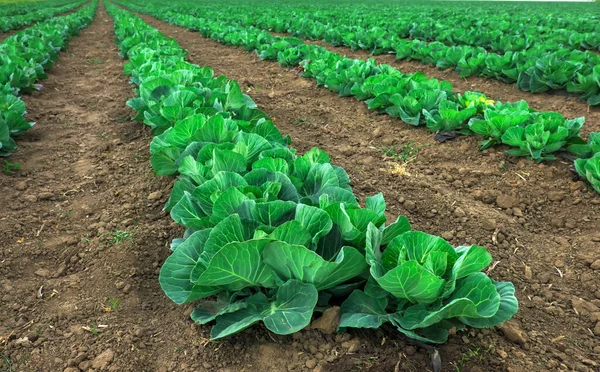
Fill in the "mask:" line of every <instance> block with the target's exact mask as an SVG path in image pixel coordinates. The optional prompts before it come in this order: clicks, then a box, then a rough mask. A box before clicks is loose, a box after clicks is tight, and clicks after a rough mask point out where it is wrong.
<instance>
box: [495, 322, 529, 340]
mask: <svg viewBox="0 0 600 372" xmlns="http://www.w3.org/2000/svg"><path fill="white" fill-rule="evenodd" d="M498 329H500V330H501V331H502V333H504V337H505V338H506V339H507V340H508V341H510V342H513V343H516V344H520V345H525V344H526V343H527V335H526V334H525V332H523V330H522V329H521V328H520V327H519V326H518V325H517V324H516V323H515V322H510V321H509V322H504V323H502V324H500V325H499V326H498Z"/></svg>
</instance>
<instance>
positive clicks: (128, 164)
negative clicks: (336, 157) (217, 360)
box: [0, 5, 200, 372]
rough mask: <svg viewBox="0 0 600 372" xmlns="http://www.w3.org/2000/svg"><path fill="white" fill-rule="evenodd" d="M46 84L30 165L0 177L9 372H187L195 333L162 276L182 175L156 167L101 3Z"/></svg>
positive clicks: (35, 111)
mask: <svg viewBox="0 0 600 372" xmlns="http://www.w3.org/2000/svg"><path fill="white" fill-rule="evenodd" d="M42 84H43V85H44V88H43V90H42V91H41V92H38V93H36V94H34V95H32V96H25V97H24V101H25V103H26V105H27V109H28V112H29V114H28V118H29V119H30V120H35V121H36V122H37V124H36V125H35V127H34V128H32V129H31V130H30V131H29V132H27V134H25V135H23V136H21V137H20V138H19V139H18V144H19V150H18V151H17V152H16V153H15V154H14V155H13V156H12V157H11V158H9V159H8V160H9V161H11V162H16V163H19V164H20V165H21V170H20V171H17V172H16V173H12V174H9V175H7V174H4V173H0V190H1V191H2V192H1V193H0V206H2V208H1V209H2V213H1V215H0V247H2V248H1V249H0V309H1V311H0V354H1V355H0V370H2V371H7V370H10V371H19V372H21V371H40V372H41V371H43V372H54V371H63V370H64V371H67V372H75V371H79V370H83V371H101V370H102V371H104V370H110V371H136V372H139V371H160V370H167V368H168V369H169V370H184V369H183V368H181V369H179V366H180V365H181V363H180V360H179V359H178V357H179V356H180V355H181V356H183V357H184V359H185V360H186V361H187V362H188V363H189V365H192V364H193V363H194V360H195V358H193V357H192V356H191V355H188V356H187V357H186V356H185V353H186V348H187V347H188V346H189V344H190V340H192V339H193V338H194V337H190V336H189V335H188V336H187V337H186V338H182V335H185V333H186V332H189V321H188V320H187V318H186V316H185V314H183V313H182V312H181V311H179V310H174V306H173V305H172V304H171V303H170V302H169V301H168V299H167V298H166V297H165V296H164V295H163V294H162V291H161V290H160V287H159V285H158V280H157V272H158V268H159V264H160V263H162V261H163V260H164V259H165V257H166V254H167V251H166V248H165V246H166V245H167V244H168V243H169V242H170V240H171V239H172V238H173V237H174V236H176V235H180V234H181V232H180V231H176V229H175V228H174V227H171V219H170V217H168V216H166V215H165V213H164V212H162V211H161V209H162V206H163V204H164V202H165V201H166V198H167V197H168V192H169V189H170V186H171V184H172V180H171V179H169V178H158V177H155V176H153V175H152V173H151V172H150V170H151V168H150V164H149V159H148V155H147V154H148V144H149V142H150V140H151V137H150V135H149V134H148V133H147V132H146V130H145V129H144V127H143V125H141V124H139V123H136V122H131V121H128V117H129V115H131V112H130V110H129V109H128V108H126V107H125V102H126V101H127V100H128V99H129V98H131V97H132V96H133V92H132V90H131V89H132V86H131V85H129V83H128V77H126V76H125V75H123V63H122V61H121V59H120V58H119V55H118V50H117V47H116V45H115V44H114V35H113V23H112V20H111V19H110V18H109V17H108V15H107V14H106V12H105V10H104V7H103V6H102V5H100V8H99V10H98V14H97V16H96V19H95V20H94V21H93V23H92V24H91V25H90V26H89V27H88V28H86V29H84V30H82V32H81V36H80V37H75V38H73V39H72V40H71V42H70V44H69V50H68V52H63V53H60V61H59V62H57V63H55V65H54V67H53V68H52V69H51V71H49V78H48V79H47V80H45V81H43V82H42ZM193 333H194V336H195V332H193ZM199 339H200V338H199V337H198V338H197V340H199ZM11 368H12V369H11Z"/></svg>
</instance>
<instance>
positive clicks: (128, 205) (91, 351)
mask: <svg viewBox="0 0 600 372" xmlns="http://www.w3.org/2000/svg"><path fill="white" fill-rule="evenodd" d="M143 18H144V19H145V20H146V21H147V22H148V23H150V24H151V25H153V26H154V27H157V28H158V29H159V30H161V31H162V32H163V33H164V34H165V35H167V36H169V37H174V38H176V39H177V40H178V41H179V43H180V44H181V45H182V46H183V47H184V48H186V49H187V50H188V51H189V52H190V56H189V60H190V61H191V62H194V63H197V64H199V65H206V66H209V67H212V68H213V69H215V71H216V73H217V74H224V75H226V76H228V77H229V78H231V79H236V80H238V81H239V83H240V85H241V86H242V88H243V89H244V91H245V92H246V93H247V94H249V95H250V96H251V97H252V98H253V99H254V100H255V101H256V103H257V104H258V106H259V107H260V108H262V109H263V110H265V111H266V112H267V113H268V114H269V115H271V116H273V117H274V120H275V123H276V124H277V126H278V127H279V129H280V130H281V131H282V132H283V133H284V134H290V135H291V136H292V138H293V139H294V146H295V147H297V148H298V150H299V151H300V152H304V151H307V150H309V149H310V148H312V147H314V146H318V147H320V148H322V149H324V150H326V151H327V152H329V154H330V155H331V158H332V162H333V163H335V164H336V165H340V166H343V167H344V168H345V169H346V170H347V172H348V173H349V175H350V177H351V180H352V184H353V187H354V189H355V191H356V193H357V195H358V196H359V197H360V198H361V201H364V197H365V196H367V195H370V194H374V193H377V192H383V193H384V195H385V198H386V200H387V203H388V212H389V216H388V217H389V218H390V219H393V218H396V216H398V215H406V216H407V217H408V218H409V220H410V221H411V223H412V224H413V226H414V228H415V229H419V230H423V231H425V232H428V233H432V234H438V235H441V236H443V237H444V238H446V239H447V240H449V241H450V242H452V243H453V244H454V245H465V244H479V245H483V246H486V247H488V249H489V250H490V251H491V253H492V254H493V256H494V259H495V262H494V264H493V265H492V266H491V267H490V268H489V270H488V272H489V274H490V275H491V276H492V277H493V278H494V279H497V280H511V281H513V282H514V283H515V285H516V288H517V295H518V298H519V301H520V306H521V307H520V311H519V313H518V314H517V315H516V316H515V318H514V319H513V320H511V321H510V322H508V323H506V324H504V325H502V326H500V327H496V328H493V329H487V330H486V329H483V330H473V329H471V330H468V331H465V332H458V333H456V334H454V335H452V336H451V338H450V340H449V342H448V343H447V344H445V345H443V346H440V347H439V348H438V350H439V353H440V356H441V360H442V370H443V371H457V370H459V371H472V372H477V371H548V370H550V371H559V370H563V371H567V370H577V371H598V370H599V368H600V364H599V362H598V361H599V360H600V338H599V336H600V325H598V321H599V320H600V309H599V307H600V272H599V271H598V269H599V268H600V229H599V226H600V212H599V211H600V198H599V197H598V195H597V194H595V193H594V192H593V191H592V190H590V189H589V188H588V187H587V186H586V185H585V184H584V183H583V182H581V181H577V180H576V178H574V174H573V171H572V169H571V162H568V161H562V160H559V161H556V162H553V163H550V164H545V165H537V164H534V163H533V162H530V161H528V160H524V159H517V158H511V157H508V156H506V155H505V154H504V150H505V149H502V148H497V149H493V150H487V151H484V152H479V151H478V150H477V144H476V142H477V140H476V139H475V138H468V137H465V138H459V139H457V140H455V141H450V142H446V143H443V144H440V143H437V142H436V141H435V140H434V139H433V136H432V135H431V134H429V133H427V132H426V131H425V130H422V129H420V128H418V129H414V128H409V127H408V126H406V125H403V124H402V123H401V122H400V121H398V120H395V119H391V118H389V117H387V116H380V115H377V114H375V113H373V112H370V111H368V110H367V108H366V106H365V105H364V103H361V102H358V101H356V100H354V99H353V98H339V97H337V95H335V94H334V93H331V92H329V91H328V90H326V89H324V88H320V87H317V86H316V85H315V83H314V82H313V81H311V80H307V79H304V78H302V77H300V76H299V74H298V71H296V70H286V69H283V68H281V67H279V65H277V64H274V63H271V62H264V61H261V60H260V59H258V57H257V56H256V55H255V54H253V53H249V52H246V51H243V50H241V49H236V48H232V47H227V46H223V45H220V44H218V43H216V42H214V41H211V40H207V39H204V38H202V37H201V36H200V35H199V34H197V33H192V32H189V31H187V30H184V29H182V28H178V27H175V26H170V25H168V24H166V23H164V22H160V21H157V20H155V19H153V18H151V17H147V16H143ZM112 27H113V24H112V20H111V19H110V18H109V17H108V15H107V14H106V11H105V9H104V7H103V6H102V5H100V7H99V9H98V14H97V16H96V18H95V20H94V21H93V23H92V24H91V25H90V26H89V27H88V28H87V29H85V30H83V31H82V32H81V36H79V37H75V38H73V40H72V41H71V42H70V44H69V48H68V50H67V51H65V52H62V53H61V55H60V61H59V62H58V63H56V65H55V66H54V67H53V68H52V70H51V71H49V78H48V79H47V80H45V81H44V82H43V85H44V87H43V89H42V90H41V91H40V92H37V93H35V94H33V95H29V96H25V97H24V100H25V103H26V104H27V107H28V111H29V114H28V118H29V119H30V120H34V121H36V122H37V124H36V126H35V127H34V128H33V129H32V130H31V131H29V132H28V133H26V134H24V135H23V136H21V137H20V139H19V145H20V148H19V151H18V152H17V153H15V154H14V155H13V157H11V158H10V159H9V160H10V161H11V162H16V163H19V164H20V166H21V169H20V170H15V171H12V172H4V173H2V174H0V190H1V192H0V206H2V213H1V214H0V247H1V249H0V309H1V311H0V353H1V355H0V371H65V372H76V371H80V370H81V371H105V370H107V371H223V372H224V371H229V372H234V371H260V372H262V371H336V372H337V371H344V372H347V371H378V372H379V371H432V370H433V365H432V363H431V357H430V356H431V351H432V350H431V349H428V348H424V347H422V346H421V345H415V344H413V343H411V342H410V341H409V340H407V339H405V338H403V337H401V336H400V335H399V334H398V332H396V331H394V330H393V329H381V330H378V331H353V332H350V333H346V334H325V333H323V332H321V331H319V330H315V329H310V328H308V329H306V330H303V331H301V332H299V333H297V334H295V335H292V336H278V335H274V334H271V333H269V332H267V331H266V330H265V329H264V328H263V327H262V326H260V325H257V326H254V327H251V328H250V329H248V330H246V331H244V332H242V333H240V334H238V335H236V336H234V337H231V338H228V339H225V340H219V341H218V342H217V341H210V340H209V331H210V327H208V326H198V325H195V324H193V323H192V322H191V320H190V319H189V314H190V313H191V311H192V309H193V306H192V305H186V306H177V305H175V304H173V303H172V302H170V300H168V299H167V298H166V297H165V296H164V294H163V293H162V291H161V289H160V287H159V284H158V280H157V277H158V272H159V269H160V266H161V265H162V262H163V261H164V260H165V258H166V257H167V256H168V254H169V248H168V245H169V243H170V241H171V239H173V238H175V237H179V236H181V234H182V233H183V231H182V229H181V228H180V227H178V226H177V225H175V224H174V223H172V221H171V219H170V217H169V216H168V214H167V213H166V212H163V211H162V206H163V205H164V202H165V201H166V199H167V198H168V196H169V192H170V188H171V186H172V184H173V179H172V178H169V177H156V176H154V175H153V173H152V171H151V168H150V164H149V158H148V145H149V142H150V140H151V136H150V134H149V131H148V130H147V128H144V126H143V125H142V124H140V123H137V122H133V121H130V120H129V118H130V116H131V115H132V112H131V111H130V110H129V109H128V108H127V107H126V106H125V102H126V101H127V100H128V99H129V98H131V97H133V96H134V93H133V92H132V88H133V86H132V85H130V84H129V82H128V78H127V77H126V76H125V75H124V74H123V61H122V60H121V59H120V57H119V55H118V49H117V47H116V45H115V44H114V35H113V29H112ZM444 77H445V78H446V79H449V80H452V79H453V78H454V77H453V76H452V75H448V76H444ZM477 83H478V80H473V82H472V83H471V84H473V85H475V86H474V87H473V89H475V90H478V89H479V88H478V87H477V86H476V84H477ZM457 84H458V81H457ZM462 84H464V81H463V83H462ZM486 84H487V85H486V86H485V87H483V88H481V90H482V91H484V92H486V90H488V89H491V90H493V89H496V91H497V92H501V93H502V95H503V99H506V98H510V97H509V96H508V95H509V93H510V92H512V90H510V89H507V88H506V86H505V85H503V84H502V83H497V86H496V87H495V88H494V87H493V86H494V85H495V84H496V83H492V82H489V81H488V82H486ZM488 85H489V86H488ZM498 94H500V93H498ZM490 95H492V94H490ZM505 97H506V98H505ZM543 97H544V96H540V95H538V96H535V98H534V97H533V96H531V100H532V102H534V103H535V104H536V105H537V106H544V100H543ZM520 98H525V99H528V100H529V98H530V97H523V93H522V92H520V93H519V96H518V97H515V99H520ZM560 100H564V102H563V105H562V106H561V103H560ZM550 106H551V107H548V109H557V110H558V109H561V108H567V109H568V110H569V114H571V115H572V114H573V113H572V112H571V111H572V110H574V107H580V106H578V105H574V101H573V100H572V99H570V98H568V97H559V96H553V97H551V104H550ZM575 114H576V115H586V114H587V113H586V112H585V110H584V109H582V112H579V113H575ZM595 118H596V117H595V116H594V115H592V121H593V120H594V119H595ZM589 124H590V125H596V128H597V126H598V123H595V124H594V123H591V122H590V123H589Z"/></svg>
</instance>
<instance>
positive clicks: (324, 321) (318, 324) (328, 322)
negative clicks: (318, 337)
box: [310, 306, 340, 335]
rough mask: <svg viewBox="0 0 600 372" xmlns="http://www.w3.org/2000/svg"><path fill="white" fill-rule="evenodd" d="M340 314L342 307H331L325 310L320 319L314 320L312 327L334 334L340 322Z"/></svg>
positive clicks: (327, 333)
mask: <svg viewBox="0 0 600 372" xmlns="http://www.w3.org/2000/svg"><path fill="white" fill-rule="evenodd" d="M339 314H340V308H339V307H338V306H334V307H330V308H328V309H327V310H325V311H324V312H323V315H321V317H320V318H319V319H317V320H315V321H314V322H312V324H311V326H310V328H312V329H318V330H320V331H321V332H323V333H324V334H326V335H332V334H334V333H335V330H336V329H337V326H338V324H339V321H340V317H339Z"/></svg>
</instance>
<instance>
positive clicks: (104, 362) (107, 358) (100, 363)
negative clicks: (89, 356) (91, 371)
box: [92, 349, 115, 369]
mask: <svg viewBox="0 0 600 372" xmlns="http://www.w3.org/2000/svg"><path fill="white" fill-rule="evenodd" d="M114 356H115V352H114V351H112V349H106V350H105V351H103V352H102V353H101V354H100V355H98V356H97V357H96V358H94V360H93V361H92V368H95V369H106V367H108V364H109V363H110V362H112V360H113V358H114Z"/></svg>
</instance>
